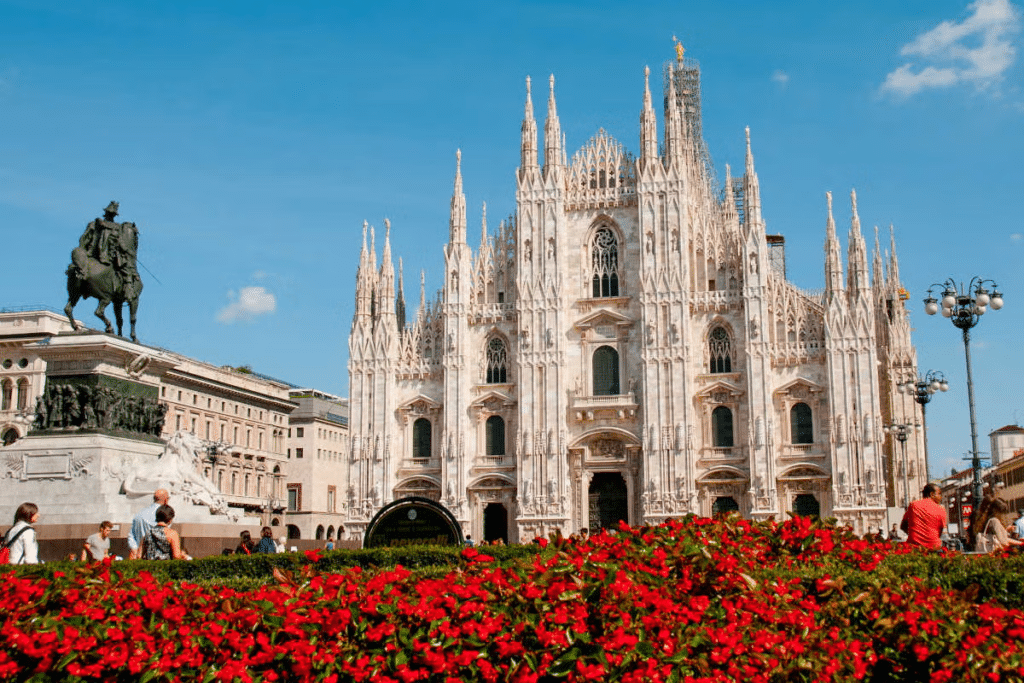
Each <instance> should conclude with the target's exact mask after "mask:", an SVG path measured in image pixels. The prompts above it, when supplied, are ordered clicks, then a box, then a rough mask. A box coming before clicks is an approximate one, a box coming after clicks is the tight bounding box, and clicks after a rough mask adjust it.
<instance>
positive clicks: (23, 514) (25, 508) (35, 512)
mask: <svg viewBox="0 0 1024 683" xmlns="http://www.w3.org/2000/svg"><path fill="white" fill-rule="evenodd" d="M38 521H39V506H38V505H36V504H35V503H22V504H21V505H19V506H18V509H17V511H16V512H15V513H14V526H12V527H11V528H10V529H8V530H7V534H6V535H4V550H5V551H7V553H9V555H8V560H7V561H8V562H9V563H11V564H39V542H38V541H37V540H36V530H35V529H34V528H33V527H32V525H33V524H35V523H36V522H38Z"/></svg>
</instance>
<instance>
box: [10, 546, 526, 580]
mask: <svg viewBox="0 0 1024 683" xmlns="http://www.w3.org/2000/svg"><path fill="white" fill-rule="evenodd" d="M478 550H479V551H480V552H481V553H483V554H487V555H490V556H492V557H494V559H495V561H496V562H498V563H499V564H506V563H510V562H518V561H520V560H522V559H524V558H533V557H535V556H536V555H537V552H538V551H539V548H538V546H535V545H509V546H487V547H483V548H478ZM319 555H320V560H319V561H318V562H316V563H315V568H316V569H317V571H320V572H337V571H343V570H345V569H349V568H350V567H362V568H364V569H372V568H380V567H395V566H397V565H402V566H403V567H406V568H407V569H413V570H422V571H429V570H435V569H436V570H444V571H448V570H450V569H452V568H454V567H458V566H461V565H462V564H464V560H463V559H462V548H456V547H451V546H401V547H396V548H364V549H360V550H328V551H319ZM307 564H309V560H307V558H306V554H305V553H301V552H300V553H278V554H276V555H264V554H255V555H229V556H213V557H206V558H203V559H201V560H192V561H191V562H180V561H166V560H163V561H156V560H148V561H147V560H123V561H118V562H115V563H114V565H113V566H114V568H115V569H116V570H117V571H118V572H120V573H121V574H122V575H124V576H134V575H135V574H138V573H139V572H141V571H147V572H150V573H151V574H153V575H154V576H155V577H157V578H158V579H166V580H171V581H191V582H194V583H201V584H210V583H217V582H218V581H219V580H223V582H224V583H225V585H231V586H232V587H237V586H245V587H248V586H254V585H260V584H263V583H268V582H270V581H273V576H274V569H275V568H277V569H279V570H284V571H289V572H294V571H297V570H299V569H301V568H302V567H303V566H305V565H307ZM81 566H82V564H81V563H78V562H67V561H62V562H50V563H47V564H42V565H29V566H23V567H18V568H17V571H19V572H24V573H26V574H31V575H36V576H47V577H49V576H52V575H53V573H54V572H62V573H65V574H68V573H71V572H73V571H75V570H76V568H79V567H81ZM442 573H443V572H442Z"/></svg>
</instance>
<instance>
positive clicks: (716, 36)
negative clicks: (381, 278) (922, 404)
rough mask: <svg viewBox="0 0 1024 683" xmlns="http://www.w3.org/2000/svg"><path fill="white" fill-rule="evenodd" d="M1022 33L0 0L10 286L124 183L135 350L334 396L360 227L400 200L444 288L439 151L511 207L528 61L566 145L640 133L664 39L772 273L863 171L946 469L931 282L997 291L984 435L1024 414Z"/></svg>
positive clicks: (958, 355)
mask: <svg viewBox="0 0 1024 683" xmlns="http://www.w3.org/2000/svg"><path fill="white" fill-rule="evenodd" d="M1021 27H1022V8H1021V7H1019V6H1015V5H1013V4H1010V3H1009V2H1007V1H1006V0H979V1H978V2H975V3H971V4H967V3H965V2H962V1H956V2H951V1H946V0H907V1H904V2H896V3H893V2H849V3H818V2H776V3H764V2H745V1H742V0H737V1H734V2H730V3H693V2H689V3H687V2H658V1H653V2H645V3H641V4H635V3H615V2H588V3H544V2H506V3H501V4H497V3H463V2H448V3H445V4H443V5H441V4H437V3H413V2H408V3H400V2H376V3H345V2H339V3H323V2H302V1H296V2H289V3H280V2H254V1H251V0H250V1H246V2H204V3H200V2H178V3H156V2H120V1H116V0H112V1H110V2H104V3H98V2H76V3H67V2H49V1H44V0H31V1H30V0H0V220H2V221H3V222H4V224H5V225H6V226H7V227H6V228H5V229H4V230H3V233H2V234H3V235H4V237H5V239H4V246H5V251H6V258H5V259H4V265H3V267H2V268H0V291H2V296H0V306H6V307H13V306H31V305H44V306H50V307H54V308H61V307H63V305H64V302H65V301H66V293H65V291H64V277H63V272H64V268H65V267H66V266H67V263H68V254H69V252H70V250H71V248H72V247H73V246H75V245H76V244H77V239H78V237H79V235H80V234H81V232H82V230H83V229H84V227H85V225H86V223H87V222H88V221H89V220H91V219H92V218H94V217H96V216H97V215H99V214H100V213H101V211H102V208H103V207H104V206H106V204H107V202H109V201H110V200H112V199H116V200H119V201H120V202H121V219H122V220H131V221H134V222H136V223H137V224H138V226H139V229H140V232H141V238H140V239H141V245H140V257H139V258H140V269H139V270H140V272H141V274H142V277H143V280H144V282H145V286H146V289H145V292H144V293H143V296H142V303H141V306H140V322H139V336H140V339H141V341H143V342H145V343H149V344H154V345H157V346H162V347H166V348H170V349H174V350H176V351H179V352H181V353H185V354H187V355H190V356H194V357H196V358H199V359H202V360H206V361H208V362H211V363H215V364H231V365H242V364H247V365H251V366H252V367H253V368H254V369H255V370H257V371H259V372H262V373H264V374H267V375H271V376H274V377H278V378H281V379H284V380H287V381H289V382H292V383H294V384H299V385H308V386H315V387H317V388H320V389H322V390H325V391H329V392H332V393H336V394H339V395H347V394H348V374H347V366H346V364H347V360H348V352H347V336H348V331H349V327H350V324H351V317H352V310H353V292H352V289H353V284H354V281H355V268H356V264H357V258H358V248H359V242H360V237H361V232H362V223H363V221H364V220H367V221H369V222H370V223H371V224H372V225H374V226H376V228H377V230H378V233H382V231H383V220H384V218H385V217H386V218H389V219H390V221H391V224H392V233H391V237H392V247H393V249H394V252H395V256H396V258H397V257H398V256H402V257H403V259H404V266H405V286H406V295H407V301H408V303H409V305H410V308H414V307H415V306H416V304H417V303H418V301H419V273H420V270H421V269H424V270H426V273H427V275H426V278H427V293H428V297H430V296H433V294H434V292H435V291H436V289H437V286H438V285H439V283H440V278H441V266H442V263H443V256H442V251H441V250H442V246H443V244H444V242H445V241H446V239H447V235H448V230H447V226H448V211H449V208H448V204H449V200H450V196H451V187H452V177H453V173H454V167H455V150H456V149H458V148H461V150H462V169H463V175H464V183H465V192H466V198H467V204H468V206H469V214H470V218H469V221H470V225H471V226H479V222H480V206H481V203H482V202H487V207H488V220H489V223H490V225H491V227H492V229H493V228H494V227H496V225H497V222H498V220H500V219H501V218H502V217H504V216H506V215H508V214H509V213H511V212H512V211H513V210H514V208H515V204H514V200H515V182H514V172H515V169H516V166H517V165H518V163H519V135H520V133H519V126H520V123H521V119H522V111H523V99H524V79H525V77H526V76H528V75H529V76H532V78H533V80H534V83H535V84H546V79H547V77H548V75H549V74H554V75H555V79H556V96H557V99H558V107H559V116H560V119H561V124H562V129H563V131H564V132H565V134H566V137H567V142H568V149H569V153H570V155H571V153H572V151H574V150H576V149H578V148H579V147H581V146H582V145H583V144H584V143H585V142H586V140H587V139H588V138H589V137H590V136H591V135H593V134H594V133H595V132H596V131H597V130H598V128H602V127H603V128H604V129H606V130H607V131H608V132H609V133H611V134H612V135H613V136H614V137H616V138H617V139H618V140H620V141H621V142H622V143H623V144H625V145H626V147H627V148H628V149H630V150H631V151H633V152H636V151H638V138H639V126H638V121H639V112H640V108H641V105H642V93H643V69H644V66H646V65H649V66H650V67H651V69H652V71H653V72H654V73H660V68H661V65H662V63H663V62H664V61H665V60H668V59H670V58H672V57H673V55H674V53H673V48H672V46H673V43H672V36H673V35H676V36H678V37H679V38H680V40H681V41H682V43H683V45H684V46H685V47H686V50H687V56H689V57H693V58H695V59H697V60H699V61H700V63H701V68H702V73H703V81H702V92H703V114H704V118H703V122H704V134H705V138H706V139H707V142H708V146H709V149H710V152H711V155H712V159H713V161H714V163H715V166H716V168H717V170H718V174H719V176H720V177H723V176H724V168H725V164H727V163H729V164H731V165H732V166H734V167H738V166H740V165H741V164H742V161H743V149H744V132H743V131H744V127H746V126H749V127H750V130H751V137H752V143H753V151H754V156H755V159H756V163H757V171H758V175H759V177H760V180H761V190H762V201H763V210H764V216H765V219H766V221H767V224H768V229H769V231H770V232H779V233H783V234H784V235H785V236H786V239H787V258H788V265H789V273H790V279H792V280H793V281H794V282H795V283H796V284H797V285H799V286H801V287H804V288H806V289H818V288H821V287H822V286H823V251H822V247H823V241H824V229H825V192H826V191H829V190H830V191H832V192H833V194H834V195H835V197H836V220H837V222H838V223H839V225H840V233H841V239H842V240H843V242H844V244H845V236H846V230H847V229H848V226H849V216H850V209H849V199H848V196H849V192H850V190H851V189H856V191H857V196H858V208H859V212H860V217H861V221H862V223H863V225H864V229H865V238H866V239H867V240H868V244H869V245H870V244H871V243H872V241H873V234H872V228H873V227H874V226H875V225H878V226H879V227H880V228H882V233H883V242H886V241H887V238H886V236H887V234H888V226H889V225H890V224H893V225H894V226H895V229H896V240H897V245H898V253H899V258H900V265H901V274H902V276H903V279H904V281H905V284H906V287H907V289H908V290H909V291H910V293H911V300H910V303H911V305H912V313H913V315H912V321H913V324H914V327H915V330H916V331H915V343H916V345H917V349H918V357H919V363H920V366H921V369H922V371H924V370H928V369H937V370H942V371H944V372H945V373H946V375H947V377H948V378H949V381H950V385H951V389H950V391H949V392H948V393H946V394H941V395H938V396H937V397H936V398H935V400H934V401H933V402H932V404H931V405H930V406H929V413H928V415H929V449H930V453H931V460H932V471H933V474H944V473H947V472H948V471H949V469H950V467H953V466H957V467H960V466H961V465H962V464H963V463H962V461H961V458H962V457H963V456H964V454H965V453H966V452H967V451H968V450H969V449H970V438H969V437H970V428H969V422H968V413H967V396H966V388H965V379H964V376H965V368H964V354H963V345H962V342H961V338H960V335H959V331H958V330H956V329H955V328H954V327H953V326H952V325H951V324H949V322H948V321H947V320H943V319H940V318H938V317H936V318H930V317H928V316H926V315H924V313H923V310H922V305H921V299H922V297H923V296H924V293H925V291H926V289H927V287H928V285H930V284H931V283H933V282H937V281H942V280H945V279H946V278H948V277H954V278H956V279H958V280H969V279H970V277H971V276H972V275H981V276H984V277H988V278H992V279H994V280H996V281H997V282H998V283H999V285H1000V286H1001V288H1002V290H1003V291H1004V292H1005V298H1006V307H1005V308H1004V309H1003V310H1002V311H1000V312H998V313H993V314H991V315H987V316H985V318H984V319H983V320H982V322H981V324H980V325H979V326H978V327H977V328H976V329H975V331H974V340H975V341H974V344H973V346H972V352H973V357H974V363H975V365H974V370H975V385H976V396H977V405H978V414H979V431H980V432H981V434H982V444H981V448H982V450H984V451H987V450H988V440H987V438H986V435H987V434H988V432H989V431H991V430H993V429H995V428H998V427H1001V426H1003V425H1005V424H1009V423H1014V422H1018V421H1020V420H1021V419H1022V418H1024V404H1022V402H1021V400H1020V396H1021V391H1020V383H1021V379H1022V377H1021V374H1022V373H1021V370H1022V366H1024V362H1022V359H1021V354H1020V341H1019V334H1018V330H1019V328H1020V322H1021V320H1022V311H1024V297H1022V296H1021V293H1022V290H1024V287H1022V284H1024V278H1022V276H1021V274H1020V268H1019V267H1018V262H1019V260H1020V259H1021V256H1022V250H1024V238H1022V234H1024V226H1022V224H1021V219H1020V216H1021V210H1022V208H1024V207H1022V202H1021V196H1022V195H1021V190H1020V188H1021V184H1022V180H1024V173H1022V171H1021V164H1020V159H1021V158H1022V156H1024V154H1022V153H1024V136H1022V135H1021V133H1020V124H1021V122H1022V120H1024V91H1022V89H1021V85H1022V67H1021V60H1020V56H1019V51H1020V41H1021ZM652 87H653V88H654V89H656V90H657V91H660V78H652ZM543 90H545V88H535V98H534V100H535V105H536V106H537V107H538V113H539V114H542V113H543V110H544V107H543V98H544V94H543V92H542V91H543ZM656 97H658V95H656ZM541 125H543V124H542V123H541ZM470 234H471V235H472V236H473V237H472V238H471V239H472V240H473V241H474V242H475V241H476V240H477V239H478V237H476V235H478V231H477V230H472V229H471V231H470ZM381 241H382V240H381V239H379V240H378V248H379V246H380V244H381ZM92 308H93V302H92V301H91V300H90V301H88V302H86V303H83V304H79V307H78V309H76V313H77V315H78V317H79V318H80V319H82V320H85V321H87V322H88V323H89V324H92V323H93V322H94V321H95V318H93V317H92V314H91V311H92Z"/></svg>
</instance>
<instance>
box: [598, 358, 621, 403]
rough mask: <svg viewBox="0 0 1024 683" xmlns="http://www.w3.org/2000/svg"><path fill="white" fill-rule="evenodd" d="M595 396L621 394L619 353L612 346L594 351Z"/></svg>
mask: <svg viewBox="0 0 1024 683" xmlns="http://www.w3.org/2000/svg"><path fill="white" fill-rule="evenodd" d="M593 370H594V396H615V395H617V394H618V393H619V352H618V351H616V350H615V349H613V348H612V347H610V346H602V347H601V348H599V349H597V350H596V351H594V360H593Z"/></svg>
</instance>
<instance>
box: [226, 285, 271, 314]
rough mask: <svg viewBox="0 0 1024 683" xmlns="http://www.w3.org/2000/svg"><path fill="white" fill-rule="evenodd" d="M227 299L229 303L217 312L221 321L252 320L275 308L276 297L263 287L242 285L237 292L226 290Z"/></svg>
mask: <svg viewBox="0 0 1024 683" xmlns="http://www.w3.org/2000/svg"><path fill="white" fill-rule="evenodd" d="M228 299H230V300H231V303H229V304H228V305H227V306H225V307H224V308H223V309H221V311H220V312H219V313H218V314H217V320H219V321H220V322H222V323H233V322H236V321H238V320H252V319H253V318H255V317H257V316H260V315H265V314H267V313H273V312H274V311H275V310H277V298H276V297H275V296H274V295H273V294H271V293H270V292H268V291H267V290H266V289H264V288H263V287H242V289H241V290H239V291H238V292H237V293H236V292H228Z"/></svg>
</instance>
